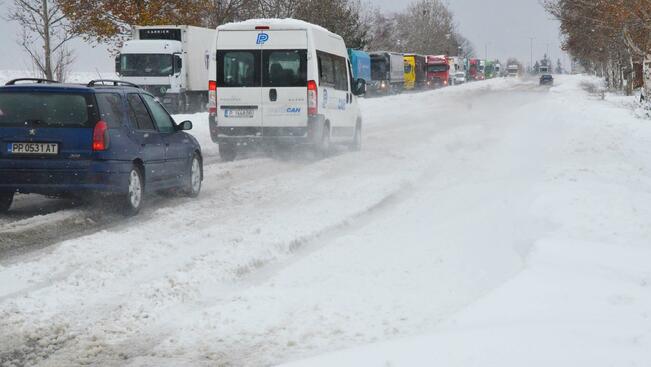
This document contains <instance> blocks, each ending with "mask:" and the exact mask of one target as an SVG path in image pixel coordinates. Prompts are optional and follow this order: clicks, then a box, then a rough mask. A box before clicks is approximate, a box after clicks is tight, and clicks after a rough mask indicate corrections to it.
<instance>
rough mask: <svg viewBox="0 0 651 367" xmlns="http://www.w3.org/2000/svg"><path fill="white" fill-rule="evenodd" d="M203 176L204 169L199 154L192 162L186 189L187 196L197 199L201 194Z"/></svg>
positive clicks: (195, 155) (193, 157)
mask: <svg viewBox="0 0 651 367" xmlns="http://www.w3.org/2000/svg"><path fill="white" fill-rule="evenodd" d="M202 174H203V168H202V165H201V158H199V155H198V154H197V153H195V154H194V156H192V162H191V163H190V175H189V176H188V182H187V184H186V187H185V190H184V191H185V194H186V195H187V196H189V197H191V198H196V197H197V196H199V192H201V179H202Z"/></svg>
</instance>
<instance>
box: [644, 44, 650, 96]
mask: <svg viewBox="0 0 651 367" xmlns="http://www.w3.org/2000/svg"><path fill="white" fill-rule="evenodd" d="M642 68H643V69H642V70H643V72H642V74H643V75H644V77H643V78H642V83H643V86H642V90H643V93H644V97H645V98H646V99H647V100H648V98H651V52H650V53H648V54H647V55H646V57H645V58H644V62H643V67H642Z"/></svg>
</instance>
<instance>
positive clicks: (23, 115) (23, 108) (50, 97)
mask: <svg viewBox="0 0 651 367" xmlns="http://www.w3.org/2000/svg"><path fill="white" fill-rule="evenodd" d="M94 114H95V107H94V103H93V101H92V96H91V95H90V94H81V93H80V94H73V93H56V92H5V93H0V127H3V126H43V127H88V126H90V124H91V120H93V119H94V118H92V117H91V116H93V115H94Z"/></svg>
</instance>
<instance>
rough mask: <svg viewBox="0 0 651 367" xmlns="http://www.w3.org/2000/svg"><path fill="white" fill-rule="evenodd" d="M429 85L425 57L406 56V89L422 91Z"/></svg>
mask: <svg viewBox="0 0 651 367" xmlns="http://www.w3.org/2000/svg"><path fill="white" fill-rule="evenodd" d="M426 84H427V62H426V58H425V56H421V55H415V54H406V55H405V89H407V90H412V89H420V88H423V87H424V86H425V85H426Z"/></svg>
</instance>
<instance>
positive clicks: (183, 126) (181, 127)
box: [179, 121, 192, 131]
mask: <svg viewBox="0 0 651 367" xmlns="http://www.w3.org/2000/svg"><path fill="white" fill-rule="evenodd" d="M179 130H181V131H188V130H192V121H183V122H181V124H180V125H179Z"/></svg>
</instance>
